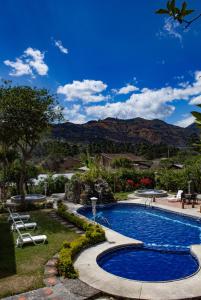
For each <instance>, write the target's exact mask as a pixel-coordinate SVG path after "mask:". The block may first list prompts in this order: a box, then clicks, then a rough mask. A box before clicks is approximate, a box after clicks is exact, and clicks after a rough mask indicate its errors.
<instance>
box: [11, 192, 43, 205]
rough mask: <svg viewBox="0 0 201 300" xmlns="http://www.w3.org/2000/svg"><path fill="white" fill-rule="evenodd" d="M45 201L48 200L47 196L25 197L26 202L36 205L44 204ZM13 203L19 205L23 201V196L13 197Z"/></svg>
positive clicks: (31, 195) (34, 195)
mask: <svg viewBox="0 0 201 300" xmlns="http://www.w3.org/2000/svg"><path fill="white" fill-rule="evenodd" d="M45 200H46V196H45V195H41V194H28V195H26V196H25V201H27V202H32V203H34V202H42V201H45ZM11 201H12V202H14V203H19V201H21V196H20V195H16V196H12V197H11Z"/></svg>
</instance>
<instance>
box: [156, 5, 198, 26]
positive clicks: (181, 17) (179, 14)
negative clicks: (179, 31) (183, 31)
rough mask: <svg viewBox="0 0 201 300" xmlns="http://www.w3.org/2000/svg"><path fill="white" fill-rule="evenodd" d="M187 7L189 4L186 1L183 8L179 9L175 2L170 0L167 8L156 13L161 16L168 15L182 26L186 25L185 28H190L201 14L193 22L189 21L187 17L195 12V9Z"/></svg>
mask: <svg viewBox="0 0 201 300" xmlns="http://www.w3.org/2000/svg"><path fill="white" fill-rule="evenodd" d="M187 6H188V4H187V2H186V1H184V2H183V3H182V4H181V7H178V6H177V5H176V1H175V0H170V1H167V4H166V7H165V8H160V9H158V10H157V11H156V13H157V14H160V15H168V16H170V17H172V18H173V19H174V20H175V21H177V22H179V23H180V24H185V28H188V27H189V26H190V25H191V24H192V23H193V22H194V21H196V20H197V19H199V18H200V17H201V14H199V15H197V16H196V17H195V18H193V19H191V20H187V19H186V17H187V16H189V15H191V14H192V13H193V12H194V9H188V8H187Z"/></svg>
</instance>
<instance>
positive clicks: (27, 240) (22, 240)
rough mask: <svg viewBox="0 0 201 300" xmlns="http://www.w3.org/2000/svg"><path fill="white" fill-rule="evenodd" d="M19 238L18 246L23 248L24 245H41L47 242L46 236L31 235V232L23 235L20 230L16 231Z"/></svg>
mask: <svg viewBox="0 0 201 300" xmlns="http://www.w3.org/2000/svg"><path fill="white" fill-rule="evenodd" d="M16 230H17V232H18V234H19V236H18V238H17V240H16V246H17V247H22V246H23V245H24V244H31V243H33V244H34V245H38V244H40V243H43V244H44V243H45V242H46V241H47V236H46V235H31V234H30V233H29V232H27V233H21V232H20V231H19V229H16Z"/></svg>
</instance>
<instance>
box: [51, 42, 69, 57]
mask: <svg viewBox="0 0 201 300" xmlns="http://www.w3.org/2000/svg"><path fill="white" fill-rule="evenodd" d="M54 44H55V46H56V47H57V48H58V49H59V50H60V51H61V52H62V53H64V54H68V49H67V48H65V47H64V46H63V44H62V41H59V40H58V41H56V40H55V41H54Z"/></svg>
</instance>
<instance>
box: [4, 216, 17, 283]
mask: <svg viewBox="0 0 201 300" xmlns="http://www.w3.org/2000/svg"><path fill="white" fill-rule="evenodd" d="M14 274H16V260H15V242H14V239H13V234H12V232H11V231H10V225H9V224H8V223H7V222H6V221H1V220H0V279H1V278H4V277H7V276H10V275H14Z"/></svg>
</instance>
